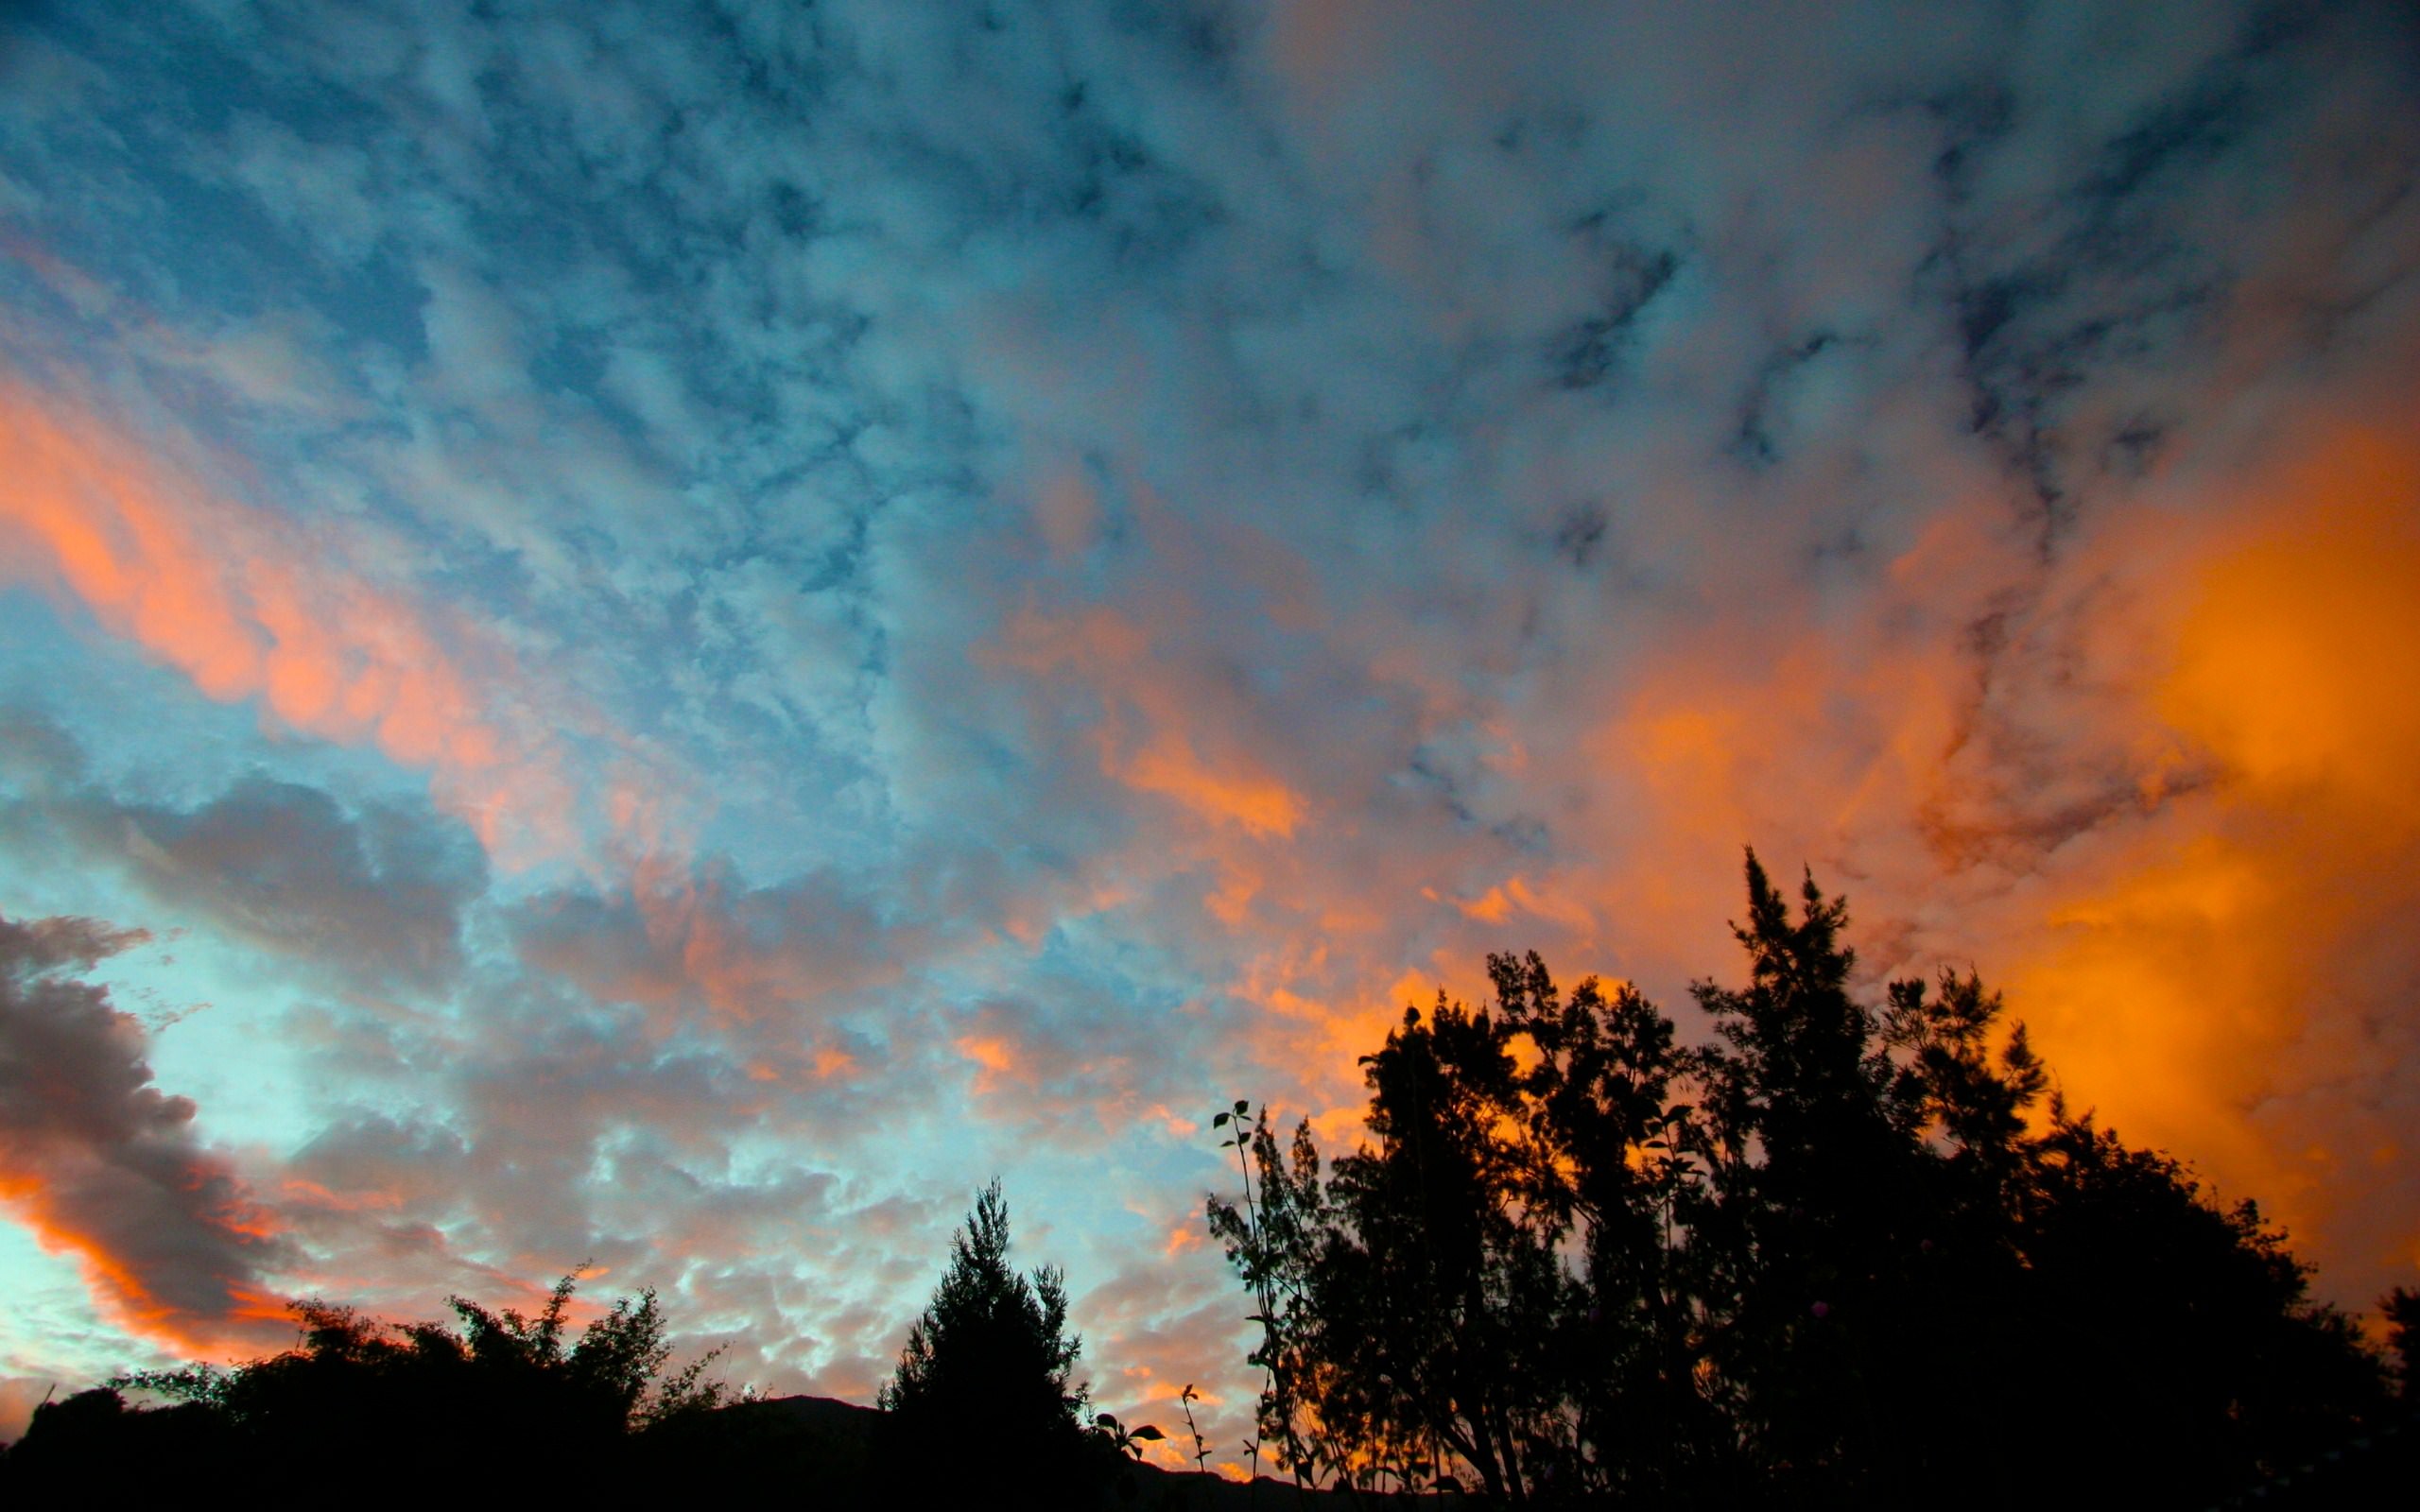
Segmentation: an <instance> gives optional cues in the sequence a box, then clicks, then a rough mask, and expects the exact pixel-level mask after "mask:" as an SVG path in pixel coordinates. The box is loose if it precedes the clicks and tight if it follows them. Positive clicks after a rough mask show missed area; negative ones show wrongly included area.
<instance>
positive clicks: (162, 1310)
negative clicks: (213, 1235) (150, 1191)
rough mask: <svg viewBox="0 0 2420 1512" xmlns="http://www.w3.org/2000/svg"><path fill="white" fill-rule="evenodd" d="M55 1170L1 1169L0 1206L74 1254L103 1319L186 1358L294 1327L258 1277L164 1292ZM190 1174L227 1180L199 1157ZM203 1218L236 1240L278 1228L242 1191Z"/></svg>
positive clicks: (245, 1348)
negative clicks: (60, 1188)
mask: <svg viewBox="0 0 2420 1512" xmlns="http://www.w3.org/2000/svg"><path fill="white" fill-rule="evenodd" d="M57 1177H58V1173H56V1172H50V1171H44V1172H36V1173H12V1172H8V1171H0V1207H5V1208H7V1209H8V1210H9V1213H10V1215H11V1216H12V1217H14V1218H15V1219H16V1220H17V1221H18V1222H20V1223H21V1224H23V1225H24V1226H25V1228H26V1230H27V1231H28V1232H29V1233H31V1234H32V1235H33V1238H34V1242H35V1243H36V1244H38V1245H40V1246H42V1247H43V1249H44V1250H46V1251H48V1252H50V1253H51V1254H54V1255H66V1256H70V1257H72V1258H73V1259H74V1260H75V1262H76V1264H77V1267H78V1269H79V1270H80V1271H81V1272H82V1273H83V1277H84V1285H85V1289H86V1292H87V1294H88V1295H89V1296H90V1297H92V1299H93V1304H94V1307H95V1311H96V1312H98V1313H99V1314H100V1316H101V1318H102V1320H103V1321H104V1322H106V1323H109V1324H110V1325H111V1326H112V1327H114V1328H117V1329H120V1330H122V1331H124V1332H127V1333H129V1334H131V1335H133V1336H134V1337H136V1338H139V1339H143V1340H146V1341H147V1342H149V1343H151V1344H155V1345H157V1346H159V1347H160V1348H161V1349H166V1350H167V1351H169V1352H170V1353H172V1354H177V1355H182V1356H183V1357H185V1358H187V1359H199V1358H204V1357H214V1358H233V1357H234V1356H236V1355H240V1354H244V1353H248V1352H250V1351H251V1350H253V1349H258V1348H259V1347H260V1346H261V1345H262V1344H263V1343H264V1342H266V1341H267V1340H268V1339H269V1338H272V1337H274V1336H275V1335H277V1334H279V1333H283V1332H288V1331H289V1330H290V1328H291V1326H292V1319H291V1318H290V1317H289V1316H288V1315H287V1314H286V1311H285V1299H284V1298H283V1297H277V1296H275V1295H273V1294H272V1293H270V1292H268V1291H267V1290H265V1289H263V1288H261V1287H259V1286H257V1285H252V1284H248V1283H233V1284H229V1285H227V1286H225V1287H224V1289H223V1291H222V1292H221V1293H220V1294H219V1295H217V1296H215V1297H212V1298H211V1305H209V1306H207V1307H197V1306H196V1305H194V1303H193V1302H192V1301H191V1300H181V1299H176V1298H171V1297H166V1296H164V1295H163V1294H162V1293H161V1291H159V1290H158V1289H156V1288H155V1287H154V1286H153V1285H152V1284H151V1283H150V1282H149V1281H148V1280H146V1277H145V1267H144V1266H143V1265H142V1263H140V1262H139V1261H138V1260H137V1259H135V1258H134V1257H132V1256H130V1255H129V1254H126V1253H123V1252H121V1250H120V1248H119V1247H118V1246H117V1245H116V1244H115V1243H114V1242H113V1241H112V1238H111V1236H109V1235H107V1234H104V1233H101V1232H97V1231H95V1230H94V1229H90V1228H88V1227H86V1226H84V1225H83V1224H82V1223H81V1222H80V1221H79V1219H78V1214H77V1213H76V1212H74V1211H71V1210H69V1209H68V1208H66V1207H64V1206H62V1205H61V1203H60V1202H59V1201H57V1200H56V1198H57V1187H56V1186H55V1184H54V1183H55V1182H56V1180H57ZM188 1178H189V1181H190V1183H191V1185H192V1187H193V1188H195V1189H197V1190H207V1189H210V1188H213V1187H217V1186H223V1185H224V1184H225V1177H224V1175H223V1173H220V1172H217V1171H215V1170H213V1169H210V1168H208V1167H207V1166H199V1165H198V1166H197V1167H196V1168H194V1169H193V1170H192V1171H191V1172H189V1173H188ZM203 1221H204V1222H206V1223H207V1225H208V1227H210V1228H212V1229H216V1231H217V1233H218V1235H219V1236H220V1237H221V1238H222V1239H223V1240H224V1241H225V1242H226V1244H227V1245H229V1246H232V1247H238V1248H240V1247H244V1246H256V1245H259V1244H262V1243H263V1242H266V1241H270V1240H273V1239H275V1238H276V1237H277V1235H278V1233H279V1231H280V1230H279V1229H278V1228H277V1226H276V1223H275V1221H274V1220H273V1218H272V1217H271V1216H270V1214H269V1213H268V1211H267V1210H266V1209H262V1208H259V1207H257V1206H254V1205H252V1204H251V1203H250V1202H247V1201H242V1200H240V1199H236V1200H232V1201H229V1202H226V1203H224V1204H223V1205H221V1206H220V1207H219V1208H218V1210H217V1211H212V1212H210V1213H208V1214H206V1215H203Z"/></svg>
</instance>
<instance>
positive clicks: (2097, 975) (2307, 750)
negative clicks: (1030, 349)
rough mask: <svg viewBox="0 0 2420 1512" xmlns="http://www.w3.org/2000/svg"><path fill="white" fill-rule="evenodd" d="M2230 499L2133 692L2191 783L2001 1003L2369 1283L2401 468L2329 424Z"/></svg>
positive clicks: (2391, 940)
mask: <svg viewBox="0 0 2420 1512" xmlns="http://www.w3.org/2000/svg"><path fill="white" fill-rule="evenodd" d="M2243 509H2244V520H2245V524H2243V525H2242V526H2241V527H2239V528H2238V530H2237V531H2236V532H2235V533H2234V534H2233V535H2232V537H2231V538H2230V539H2228V540H2227V541H2224V542H2223V543H2222V544H2221V545H2220V546H2219V547H2218V548H2217V549H2215V550H2213V551H2210V552H2207V553H2206V554H2204V556H2203V558H2201V559H2199V560H2198V561H2195V562H2193V563H2192V564H2191V565H2190V569H2189V571H2187V573H2186V574H2184V575H2183V576H2182V578H2181V580H2180V583H2179V585H2178V588H2177V590H2176V592H2175V593H2174V594H2173V596H2172V597H2171V598H2170V600H2169V601H2168V602H2166V603H2165V604H2163V605H2162V606H2160V609H2159V613H2158V618H2159V621H2160V623H2161V624H2162V626H2163V627H2164V629H2165V634H2166V639H2167V645H2168V656H2167V659H2166V664H2165V666H2164V667H2163V668H2162V669H2161V670H2160V673H2159V675H2158V676H2157V678H2156V679H2155V681H2154V683H2153V685H2152V688H2151V689H2150V691H2149V694H2148V696H2147V699H2146V702H2147V704H2148V706H2149V710H2148V712H2149V713H2150V714H2151V715H2152V717H2154V718H2155V719H2156V720H2157V721H2158V722H2159V724H2160V725H2161V727H2163V728H2164V729H2165V730H2167V731H2168V732H2169V736H2170V737H2171V738H2173V739H2176V740H2179V741H2181V742H2183V743H2185V744H2186V745H2187V747H2189V748H2190V749H2192V750H2193V751H2194V752H2196V753H2197V755H2198V757H2199V758H2200V759H2201V761H2202V762H2203V763H2204V764H2205V765H2207V766H2208V767H2210V768H2211V769H2212V771H2213V772H2214V776H2213V777H2212V779H2211V780H2210V782H2209V785H2208V787H2207V788H2206V790H2205V791H2202V792H2194V793H2186V794H2183V795H2180V796H2178V797H2176V798H2174V799H2169V800H2168V801H2166V802H2165V803H2164V804H2163V806H2162V808H2161V810H2160V812H2159V813H2158V814H2157V815H2156V816H2154V817H2153V819H2152V822H2150V823H2148V824H2147V825H2145V826H2143V827H2142V828H2141V829H2139V830H2138V831H2136V832H2135V833H2132V834H2131V835H2129V836H2127V837H2125V840H2124V841H2123V843H2118V844H2114V845H2112V846H2110V847H2108V848H2107V849H2106V851H2104V852H2102V853H2100V854H2098V855H2096V856H2093V857H2092V858H2090V860H2091V865H2090V866H2089V868H2080V870H2081V874H2080V875H2079V877H2078V878H2077V883H2078V885H2076V886H2074V887H2073V889H2072V890H2070V891H2067V892H2066V893H2065V894H2064V895H2063V896H2060V897H2058V898H2056V899H2055V900H2054V901H2053V902H2051V904H2050V905H2049V907H2048V909H2047V918H2046V920H2045V925H2044V928H2043V929H2042V931H2041V934H2040V936H2038V941H2039V942H2038V944H2037V945H2036V946H2035V948H2034V950H2033V952H2032V953H2031V954H2030V955H2029V956H2028V957H2027V958H2026V959H2025V960H2024V962H2023V964H2022V965H2021V966H2020V968H2019V970H2018V972H2017V974H2016V976H2015V977H2014V979H2013V980H2012V986H2013V988H2014V992H2013V994H2012V997H2013V999H2014V1001H2017V1002H2018V1003H2020V1004H2021V1005H2023V1006H2024V1008H2025V1011H2026V1012H2027V1013H2028V1015H2029V1017H2031V1019H2032V1021H2033V1022H2034V1023H2035V1025H2036V1027H2037V1042H2038V1043H2040V1044H2041V1045H2042V1046H2043V1048H2044V1049H2045V1050H2046V1052H2047V1053H2048V1055H2049V1057H2050V1058H2051V1062H2052V1064H2053V1065H2054V1066H2056V1067H2058V1068H2059V1069H2060V1070H2061V1071H2062V1073H2063V1074H2064V1075H2065V1078H2066V1082H2067V1084H2068V1086H2069V1088H2070V1090H2071V1091H2073V1092H2074V1093H2075V1094H2076V1095H2077V1096H2079V1097H2080V1098H2082V1099H2083V1100H2085V1101H2089V1102H2092V1103H2096V1104H2098V1105H2099V1106H2100V1108H2101V1109H2102V1110H2103V1111H2104V1112H2105V1113H2106V1114H2107V1115H2108V1116H2109V1117H2110V1118H2111V1119H2112V1120H2113V1122H2116V1123H2117V1124H2118V1125H2119V1126H2120V1127H2121V1128H2125V1129H2126V1130H2127V1131H2128V1132H2129V1133H2130V1134H2131V1136H2132V1137H2135V1138H2137V1139H2144V1140H2149V1141H2151V1142H2153V1143H2162V1144H2167V1145H2169V1146H2170V1147H2172V1148H2174V1149H2176V1150H2177V1151H2179V1152H2180V1153H2183V1154H2186V1155H2188V1156H2190V1157H2193V1158H2194V1159H2196V1160H2198V1161H2199V1162H2200V1163H2201V1164H2202V1166H2203V1167H2204V1170H2206V1171H2208V1172H2210V1173H2211V1174H2212V1175H2213V1176H2214V1177H2217V1178H2218V1179H2219V1180H2220V1181H2221V1184H2222V1185H2223V1186H2224V1187H2225V1188H2226V1189H2227V1191H2228V1192H2229V1194H2231V1195H2252V1196H2256V1197H2258V1198H2260V1199H2261V1200H2262V1202H2263V1203H2264V1204H2266V1205H2268V1206H2270V1207H2271V1208H2272V1209H2273V1211H2276V1212H2278V1213H2279V1214H2280V1215H2282V1216H2283V1217H2284V1218H2285V1219H2286V1220H2287V1221H2288V1222H2289V1224H2290V1226H2291V1227H2293V1228H2295V1229H2300V1230H2303V1231H2304V1232H2305V1233H2306V1236H2307V1237H2315V1238H2317V1239H2318V1240H2319V1241H2320V1242H2321V1244H2320V1247H2321V1250H2322V1252H2323V1254H2324V1257H2325V1259H2326V1260H2327V1261H2328V1262H2330V1263H2331V1264H2336V1263H2349V1264H2350V1265H2351V1266H2352V1267H2353V1271H2352V1275H2353V1276H2355V1277H2359V1278H2360V1279H2361V1280H2370V1279H2374V1278H2375V1279H2378V1280H2383V1279H2386V1278H2390V1277H2393V1276H2394V1274H2395V1273H2396V1272H2397V1271H2399V1270H2400V1271H2406V1272H2408V1270H2409V1267H2411V1265H2413V1264H2414V1263H2420V1211H2415V1207H2414V1204H2413V1203H2412V1202H2411V1200H2410V1197H2409V1194H2406V1195H2404V1196H2401V1197H2395V1196H2393V1195H2392V1194H2391V1192H2390V1191H2389V1190H2388V1189H2389V1188H2391V1187H2392V1185H2393V1183H2394V1182H2395V1181H2396V1180H2398V1179H2400V1178H2398V1177H2395V1176H2394V1172H2395V1171H2396V1170H2398V1169H2399V1168H2400V1166H2401V1163H2402V1162H2401V1160H2400V1152H2401V1149H2402V1147H2403V1145H2404V1143H2406V1142H2407V1141H2408V1140H2409V1139H2410V1138H2411V1132H2412V1129H2413V1127H2414V1126H2415V1125H2414V1119H2415V1116H2416V1115H2420V1022H2414V1021H2413V1019H2412V1017H2411V1012H2410V1004H2411V1001H2412V999H2411V992H2412V990H2413V989H2414V988H2420V980H2415V971H2414V969H2413V966H2412V964H2411V959H2410V954H2409V952H2410V944H2409V942H2410V939H2411V927H2410V919H2411V914H2412V911H2413V910H2414V909H2415V908H2420V798H2415V795H2414V789H2413V787H2412V785H2411V774H2412V773H2413V772H2415V771H2420V594H2415V593H2414V592H2413V588H2412V585H2414V584H2415V583H2420V457H2415V456H2414V455H2412V453H2411V450H2410V448H2409V447H2408V445H2404V446H2396V445H2392V444H2390V443H2388V442H2387V441H2386V440H2385V439H2384V438H2381V437H2379V436H2377V435H2375V434H2361V433H2354V434H2349V435H2332V436H2329V437H2328V438H2326V443H2325V446H2324V447H2323V448H2320V449H2316V450H2315V452H2314V455H2311V456H2309V457H2307V458H2306V459H2304V460H2303V461H2301V462H2300V463H2299V464H2297V465H2293V466H2290V467H2288V468H2284V469H2279V470H2275V471H2274V472H2272V473H2270V474H2269V475H2268V476H2266V477H2264V478H2263V479H2261V480H2260V482H2259V484H2258V485H2257V486H2256V489H2255V490H2252V492H2251V496H2250V497H2249V498H2247V499H2246V500H2245V501H2243ZM2379 1196H2385V1197H2386V1198H2387V1200H2382V1201H2381V1200H2374V1199H2375V1198H2377V1197H2379ZM2406 1279H2408V1277H2407V1278H2406ZM2357 1284H2359V1282H2357Z"/></svg>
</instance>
